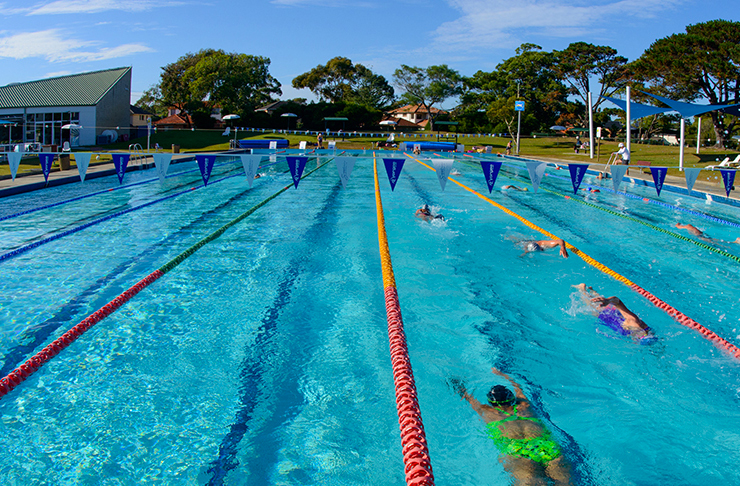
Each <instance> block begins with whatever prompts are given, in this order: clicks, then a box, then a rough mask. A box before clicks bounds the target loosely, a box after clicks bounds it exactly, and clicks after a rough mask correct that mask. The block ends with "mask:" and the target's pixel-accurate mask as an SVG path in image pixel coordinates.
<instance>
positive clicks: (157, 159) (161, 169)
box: [152, 153, 172, 182]
mask: <svg viewBox="0 0 740 486" xmlns="http://www.w3.org/2000/svg"><path fill="white" fill-rule="evenodd" d="M152 157H154V166H155V167H156V168H157V177H159V182H164V178H165V176H166V175H167V169H169V168H170V162H172V154H166V153H161V154H152Z"/></svg>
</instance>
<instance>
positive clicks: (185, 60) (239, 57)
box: [158, 49, 281, 116]
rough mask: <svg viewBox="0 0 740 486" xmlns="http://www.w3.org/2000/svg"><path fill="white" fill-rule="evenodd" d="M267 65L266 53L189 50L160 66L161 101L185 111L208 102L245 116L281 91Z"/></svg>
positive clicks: (201, 110) (198, 109)
mask: <svg viewBox="0 0 740 486" xmlns="http://www.w3.org/2000/svg"><path fill="white" fill-rule="evenodd" d="M269 65H270V60H269V59H268V58H265V57H261V56H251V55H248V54H238V53H226V52H224V51H222V50H214V49H205V50H201V51H199V52H197V53H195V54H192V53H188V54H186V55H184V56H182V57H180V58H179V59H178V60H177V61H176V62H174V63H171V64H168V65H166V66H164V67H163V68H162V74H161V76H160V82H159V86H158V88H159V89H160V90H161V101H162V103H163V104H164V105H165V106H173V107H176V108H178V109H179V110H180V111H182V112H184V113H190V114H193V113H195V112H198V111H200V112H205V111H206V107H205V102H209V104H210V105H211V106H220V107H221V110H222V111H224V112H227V113H237V114H243V115H245V116H246V115H248V114H249V113H251V112H252V111H253V110H254V109H255V108H256V107H257V106H259V105H261V104H264V103H267V102H269V101H271V100H272V95H275V94H276V95H280V94H281V91H280V84H279V82H278V81H277V80H276V79H275V78H273V77H272V76H270V74H269V71H268V67H269Z"/></svg>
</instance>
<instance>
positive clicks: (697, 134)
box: [696, 116, 701, 155]
mask: <svg viewBox="0 0 740 486" xmlns="http://www.w3.org/2000/svg"><path fill="white" fill-rule="evenodd" d="M696 119H697V120H698V121H699V128H698V130H697V132H696V155H699V148H700V147H701V117H700V116H699V117H697V118H696Z"/></svg>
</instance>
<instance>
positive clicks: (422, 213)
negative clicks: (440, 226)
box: [414, 204, 445, 221]
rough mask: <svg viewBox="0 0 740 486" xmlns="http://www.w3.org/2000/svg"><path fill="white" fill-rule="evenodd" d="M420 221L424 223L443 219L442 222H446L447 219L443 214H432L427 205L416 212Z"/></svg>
mask: <svg viewBox="0 0 740 486" xmlns="http://www.w3.org/2000/svg"><path fill="white" fill-rule="evenodd" d="M414 216H416V217H417V218H419V219H423V220H424V221H432V220H433V219H441V220H442V221H444V220H445V217H444V216H442V215H441V214H434V215H433V214H432V211H431V210H430V209H429V205H427V204H425V205H423V206H422V207H420V208H419V209H417V210H416V214H414Z"/></svg>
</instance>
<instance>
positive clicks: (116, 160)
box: [113, 154, 131, 184]
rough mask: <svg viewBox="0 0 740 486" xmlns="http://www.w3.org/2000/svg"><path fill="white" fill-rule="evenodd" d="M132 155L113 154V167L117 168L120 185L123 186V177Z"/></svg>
mask: <svg viewBox="0 0 740 486" xmlns="http://www.w3.org/2000/svg"><path fill="white" fill-rule="evenodd" d="M130 157H131V154H113V166H114V167H115V168H116V175H117V176H118V183H119V184H123V175H124V174H125V173H126V167H127V166H128V161H129V158H130Z"/></svg>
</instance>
